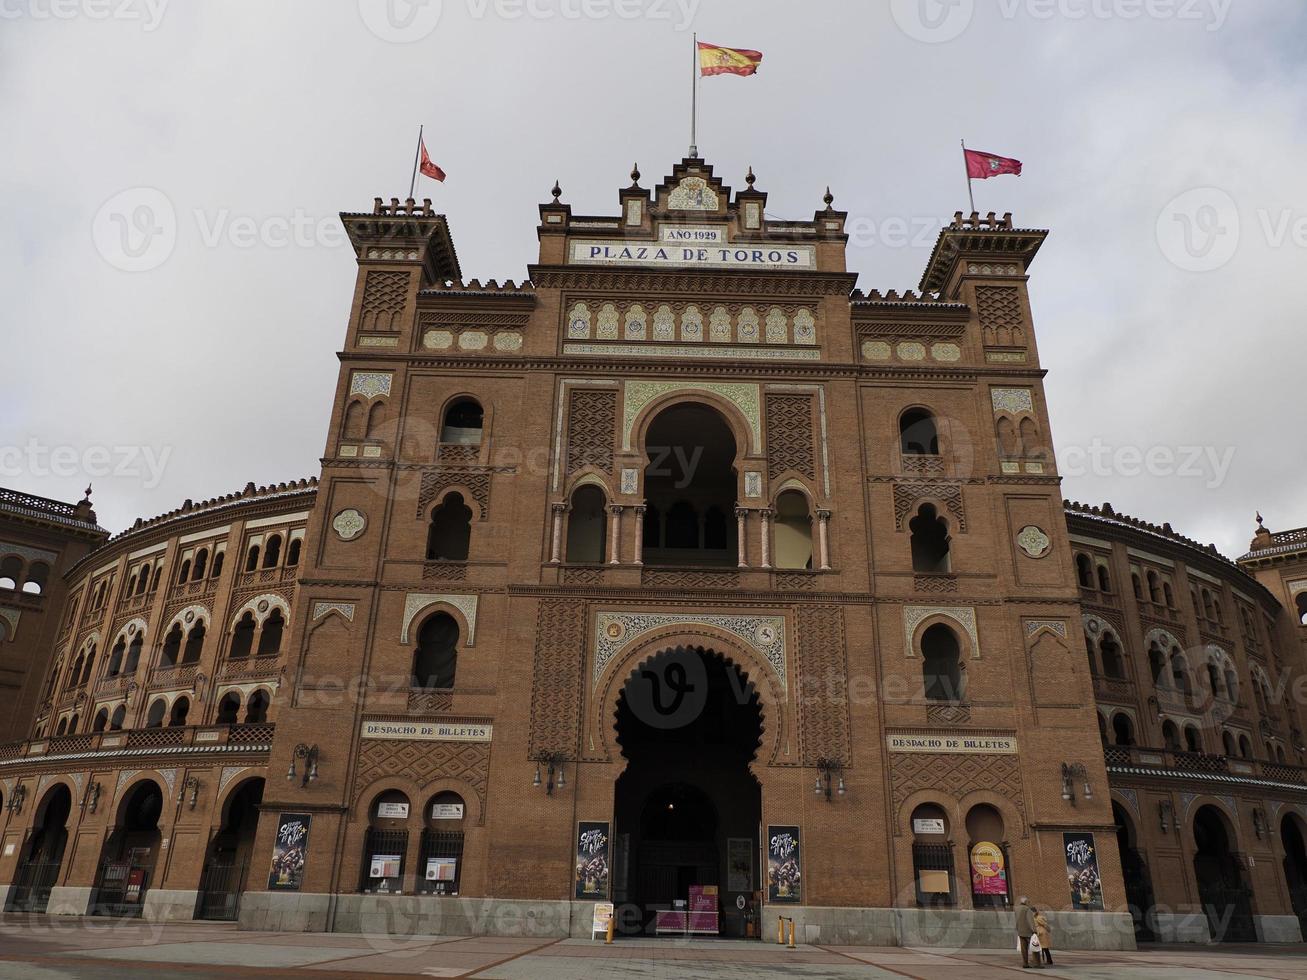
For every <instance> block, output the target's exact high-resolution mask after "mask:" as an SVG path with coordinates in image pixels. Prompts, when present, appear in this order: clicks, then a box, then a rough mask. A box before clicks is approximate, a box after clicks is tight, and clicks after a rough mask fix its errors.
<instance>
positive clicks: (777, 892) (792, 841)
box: [767, 827, 803, 905]
mask: <svg viewBox="0 0 1307 980" xmlns="http://www.w3.org/2000/svg"><path fill="white" fill-rule="evenodd" d="M800 867H801V860H800V852H799V828H798V827H768V828H767V901H769V902H787V903H790V904H793V905H797V904H799V902H801V901H802V896H803V887H802V885H803V883H802V875H801V873H800Z"/></svg>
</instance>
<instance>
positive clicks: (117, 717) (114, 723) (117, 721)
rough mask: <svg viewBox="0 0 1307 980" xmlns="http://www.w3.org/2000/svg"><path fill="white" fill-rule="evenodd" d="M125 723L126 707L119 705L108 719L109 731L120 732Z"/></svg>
mask: <svg viewBox="0 0 1307 980" xmlns="http://www.w3.org/2000/svg"><path fill="white" fill-rule="evenodd" d="M126 721H127V705H125V704H120V705H118V707H116V708H114V709H113V715H112V716H111V717H110V718H109V731H111V732H121V731H122V730H123V723H124V722H126Z"/></svg>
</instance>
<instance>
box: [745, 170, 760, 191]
mask: <svg viewBox="0 0 1307 980" xmlns="http://www.w3.org/2000/svg"><path fill="white" fill-rule="evenodd" d="M757 179H758V178H757V177H755V176H754V175H753V165H752V164H750V166H749V172H748V173H747V174H745V175H744V182H745V183H746V184H748V185H749V190H753V182H754V181H755V180H757Z"/></svg>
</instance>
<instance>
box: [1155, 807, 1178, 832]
mask: <svg viewBox="0 0 1307 980" xmlns="http://www.w3.org/2000/svg"><path fill="white" fill-rule="evenodd" d="M1174 815H1175V811H1174V810H1172V809H1171V801H1170V800H1158V801H1157V820H1158V823H1160V824H1161V826H1162V833H1164V834H1165V833H1166V832H1167V831H1168V830H1169V829H1170V827H1169V826H1168V823H1169V822H1170V820H1171V818H1172V817H1173V816H1174ZM1177 829H1179V828H1177Z"/></svg>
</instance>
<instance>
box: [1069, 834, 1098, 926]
mask: <svg viewBox="0 0 1307 980" xmlns="http://www.w3.org/2000/svg"><path fill="white" fill-rule="evenodd" d="M1062 844H1063V846H1064V847H1065V848H1066V880H1067V884H1068V885H1069V886H1070V887H1071V906H1072V908H1074V909H1076V910H1077V911H1081V912H1101V911H1102V909H1103V882H1102V880H1101V879H1100V878H1099V877H1098V851H1097V849H1096V848H1095V847H1094V835H1093V834H1063V835H1062Z"/></svg>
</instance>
